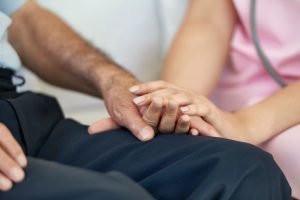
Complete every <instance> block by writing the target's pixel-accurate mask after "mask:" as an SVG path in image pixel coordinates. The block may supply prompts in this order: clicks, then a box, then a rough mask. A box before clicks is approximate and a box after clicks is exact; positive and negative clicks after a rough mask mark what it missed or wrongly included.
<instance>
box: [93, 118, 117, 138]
mask: <svg viewBox="0 0 300 200" xmlns="http://www.w3.org/2000/svg"><path fill="white" fill-rule="evenodd" d="M117 128H120V126H119V125H118V124H117V123H116V122H115V121H113V120H112V119H111V118H106V119H100V120H98V121H97V122H95V123H93V124H92V125H91V126H90V127H89V128H88V133H89V134H90V135H94V134H97V133H101V132H105V131H109V130H114V129H117Z"/></svg>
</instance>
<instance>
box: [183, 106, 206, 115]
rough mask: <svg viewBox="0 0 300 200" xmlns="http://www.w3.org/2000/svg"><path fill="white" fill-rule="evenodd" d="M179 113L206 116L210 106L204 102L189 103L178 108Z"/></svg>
mask: <svg viewBox="0 0 300 200" xmlns="http://www.w3.org/2000/svg"><path fill="white" fill-rule="evenodd" d="M180 111H181V113H183V114H186V115H198V116H201V117H207V116H208V115H209V113H210V108H209V107H208V106H207V105H205V104H201V105H200V104H191V105H188V106H184V107H181V108H180Z"/></svg>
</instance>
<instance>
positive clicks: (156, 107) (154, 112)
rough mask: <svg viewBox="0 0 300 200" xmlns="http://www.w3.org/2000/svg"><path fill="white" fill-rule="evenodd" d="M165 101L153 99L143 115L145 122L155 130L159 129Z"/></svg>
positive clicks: (158, 98)
mask: <svg viewBox="0 0 300 200" xmlns="http://www.w3.org/2000/svg"><path fill="white" fill-rule="evenodd" d="M162 105H163V99H162V98H160V97H156V98H153V100H152V103H151V104H150V106H149V107H148V109H147V111H146V112H145V113H144V115H143V119H144V121H145V122H146V123H147V124H148V125H150V126H151V127H152V128H153V129H154V130H155V129H157V126H158V123H159V120H160V115H161V112H162Z"/></svg>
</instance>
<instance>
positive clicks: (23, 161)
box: [17, 155, 27, 167]
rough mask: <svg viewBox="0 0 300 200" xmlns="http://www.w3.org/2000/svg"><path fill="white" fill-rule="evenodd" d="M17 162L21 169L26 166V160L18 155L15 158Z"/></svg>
mask: <svg viewBox="0 0 300 200" xmlns="http://www.w3.org/2000/svg"><path fill="white" fill-rule="evenodd" d="M17 161H18V163H19V164H20V165H21V166H22V167H26V165H27V159H26V157H25V156H24V155H20V156H18V157H17Z"/></svg>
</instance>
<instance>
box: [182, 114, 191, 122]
mask: <svg viewBox="0 0 300 200" xmlns="http://www.w3.org/2000/svg"><path fill="white" fill-rule="evenodd" d="M190 120H191V117H190V116H188V115H184V116H182V121H184V122H188V121H190Z"/></svg>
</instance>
